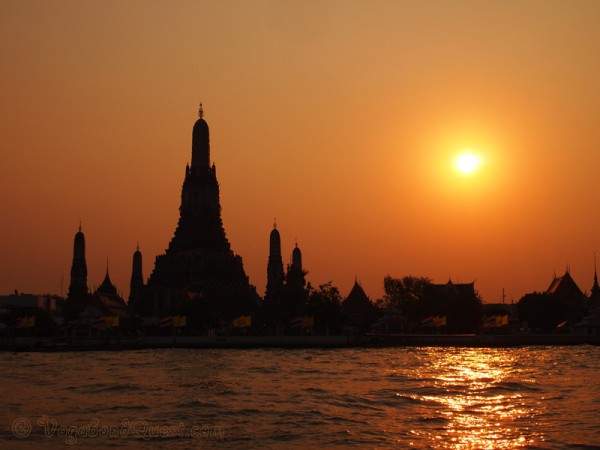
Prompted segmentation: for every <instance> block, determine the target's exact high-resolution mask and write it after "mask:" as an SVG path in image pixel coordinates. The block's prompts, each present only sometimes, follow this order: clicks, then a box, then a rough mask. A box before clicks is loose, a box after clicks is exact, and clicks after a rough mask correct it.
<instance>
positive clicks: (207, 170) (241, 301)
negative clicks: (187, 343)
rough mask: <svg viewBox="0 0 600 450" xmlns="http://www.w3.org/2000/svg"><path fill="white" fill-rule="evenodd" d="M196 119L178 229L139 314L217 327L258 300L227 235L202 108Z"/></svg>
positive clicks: (154, 273) (157, 266) (159, 262)
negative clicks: (180, 316)
mask: <svg viewBox="0 0 600 450" xmlns="http://www.w3.org/2000/svg"><path fill="white" fill-rule="evenodd" d="M198 115H199V118H198V120H197V121H196V123H195V124H194V128H193V131H192V162H191V165H187V166H186V168H185V178H184V181H183V186H182V190H181V206H180V207H179V212H180V216H179V221H178V224H177V228H176V230H175V234H174V236H173V238H172V239H171V242H170V243H169V247H168V248H167V249H166V251H165V253H164V254H162V255H159V256H157V257H156V261H155V264H154V270H153V271H152V273H151V275H150V277H149V279H148V283H147V285H146V286H145V287H144V289H143V294H142V297H143V298H142V299H141V300H140V302H139V305H138V311H139V313H140V314H142V315H146V316H160V315H162V314H167V313H170V312H182V313H187V314H189V316H190V319H188V325H190V322H191V323H192V324H193V323H194V322H196V325H200V326H201V325H205V326H217V325H218V324H223V323H225V322H228V321H231V319H232V318H234V317H235V316H236V315H239V314H245V313H248V312H250V311H251V310H252V309H253V308H254V307H256V305H257V295H256V292H255V290H254V288H253V287H252V286H251V285H250V284H249V281H248V277H247V276H246V273H245V271H244V266H243V264H242V258H241V257H240V256H238V255H235V254H234V253H233V251H232V250H231V246H230V244H229V241H228V240H227V237H226V235H225V229H224V227H223V222H222V220H221V205H220V199H219V183H218V181H217V171H216V167H215V165H214V164H212V165H211V163H210V134H209V127H208V124H207V123H206V121H205V120H204V111H203V109H202V105H200V110H199V114H198Z"/></svg>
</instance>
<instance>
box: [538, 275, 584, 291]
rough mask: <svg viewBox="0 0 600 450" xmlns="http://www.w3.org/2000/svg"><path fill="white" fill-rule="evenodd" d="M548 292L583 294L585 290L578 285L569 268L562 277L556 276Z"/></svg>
mask: <svg viewBox="0 0 600 450" xmlns="http://www.w3.org/2000/svg"><path fill="white" fill-rule="evenodd" d="M546 293H547V294H552V295H569V296H571V295H576V296H582V295H583V292H582V291H581V289H579V286H577V283H575V281H574V280H573V278H572V277H571V273H570V272H569V270H568V269H567V270H566V271H565V274H564V275H563V276H562V277H557V276H555V277H554V279H553V280H552V282H551V283H550V286H548V289H547V290H546Z"/></svg>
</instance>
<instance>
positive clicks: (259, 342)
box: [0, 334, 600, 352]
mask: <svg viewBox="0 0 600 450" xmlns="http://www.w3.org/2000/svg"><path fill="white" fill-rule="evenodd" d="M586 344H588V345H600V335H574V334H512V335H511V334H506V335H475V334H462V335H444V334H431V335H424V334H366V335H360V336H143V337H135V338H130V337H111V338H98V337H78V338H48V337H47V338H43V337H33V336H29V337H24V336H19V337H14V338H11V339H10V340H3V341H2V342H1V343H0V350H4V351H39V352H53V351H94V350H96V351H98V350H117V351H118V350H136V349H149V348H242V349H243V348H349V347H390V346H452V347H518V346H528V345H586Z"/></svg>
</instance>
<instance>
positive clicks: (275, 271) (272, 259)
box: [266, 221, 283, 297]
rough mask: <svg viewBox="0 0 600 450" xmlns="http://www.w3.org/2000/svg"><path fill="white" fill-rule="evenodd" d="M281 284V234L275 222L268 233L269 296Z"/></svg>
mask: <svg viewBox="0 0 600 450" xmlns="http://www.w3.org/2000/svg"><path fill="white" fill-rule="evenodd" d="M282 286H283V259H282V257H281V236H280V234H279V230H277V222H276V221H275V222H274V223H273V229H272V230H271V234H270V235H269V262H268V263H267V292H266V296H267V297H269V296H271V295H273V294H274V293H275V291H277V290H278V289H280V288H281V287H282Z"/></svg>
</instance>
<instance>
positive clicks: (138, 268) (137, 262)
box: [129, 245, 144, 306]
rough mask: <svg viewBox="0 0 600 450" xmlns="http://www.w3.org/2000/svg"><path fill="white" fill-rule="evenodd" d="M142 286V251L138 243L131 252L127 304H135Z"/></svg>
mask: <svg viewBox="0 0 600 450" xmlns="http://www.w3.org/2000/svg"><path fill="white" fill-rule="evenodd" d="M143 287H144V275H143V273H142V252H140V246H139V245H138V246H137V248H136V249H135V252H134V253H133V262H132V267H131V281H130V282H129V304H130V305H131V306H135V305H136V304H137V303H138V301H139V299H140V295H141V294H142V289H143Z"/></svg>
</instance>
